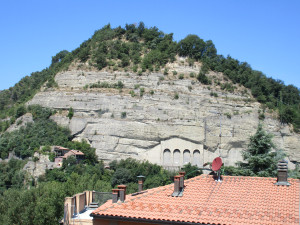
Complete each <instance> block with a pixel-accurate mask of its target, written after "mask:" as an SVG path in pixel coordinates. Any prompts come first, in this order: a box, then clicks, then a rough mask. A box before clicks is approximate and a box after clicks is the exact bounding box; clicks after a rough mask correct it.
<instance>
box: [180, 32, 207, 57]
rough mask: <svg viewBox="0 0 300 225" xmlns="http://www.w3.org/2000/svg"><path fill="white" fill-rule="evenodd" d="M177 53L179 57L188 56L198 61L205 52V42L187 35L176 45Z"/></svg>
mask: <svg viewBox="0 0 300 225" xmlns="http://www.w3.org/2000/svg"><path fill="white" fill-rule="evenodd" d="M178 46H179V48H178V52H179V55H181V56H188V57H191V58H194V59H196V60H199V59H201V58H202V56H203V54H204V52H205V47H206V45H205V42H204V41H203V40H202V39H201V38H199V37H198V36H197V35H192V34H190V35H188V36H187V37H186V38H184V39H183V40H181V41H180V42H179V43H178Z"/></svg>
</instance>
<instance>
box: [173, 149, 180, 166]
mask: <svg viewBox="0 0 300 225" xmlns="http://www.w3.org/2000/svg"><path fill="white" fill-rule="evenodd" d="M179 165H180V151H179V149H175V150H174V152H173V166H179Z"/></svg>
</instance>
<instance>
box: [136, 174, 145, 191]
mask: <svg viewBox="0 0 300 225" xmlns="http://www.w3.org/2000/svg"><path fill="white" fill-rule="evenodd" d="M137 178H138V184H139V187H138V192H141V191H143V186H144V179H145V176H143V175H139V176H137Z"/></svg>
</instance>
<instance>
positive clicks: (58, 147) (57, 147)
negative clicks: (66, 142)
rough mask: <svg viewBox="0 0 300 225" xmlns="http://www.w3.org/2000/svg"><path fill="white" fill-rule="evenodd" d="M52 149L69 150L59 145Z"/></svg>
mask: <svg viewBox="0 0 300 225" xmlns="http://www.w3.org/2000/svg"><path fill="white" fill-rule="evenodd" d="M54 149H55V150H57V149H58V150H67V151H69V150H70V149H68V148H65V147H61V146H55V147H54Z"/></svg>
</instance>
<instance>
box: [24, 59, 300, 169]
mask: <svg viewBox="0 0 300 225" xmlns="http://www.w3.org/2000/svg"><path fill="white" fill-rule="evenodd" d="M167 66H168V67H169V68H170V70H169V71H170V72H169V75H163V72H162V71H158V72H153V73H150V74H143V75H141V76H138V75H137V74H135V73H132V72H128V73H127V72H117V71H115V72H113V71H92V70H86V69H82V70H81V69H77V68H72V69H70V70H68V71H65V72H61V73H59V74H57V75H56V77H55V80H56V82H57V84H58V88H56V89H46V88H44V89H43V90H42V91H41V92H40V93H38V94H37V95H36V96H35V97H34V98H33V99H32V100H31V101H30V102H29V103H28V104H40V105H42V106H46V107H50V108H53V109H57V110H58V113H57V114H56V115H54V116H52V119H53V120H54V121H56V122H57V123H59V124H61V125H62V126H66V127H69V128H70V129H71V131H72V134H73V135H74V138H75V139H86V140H88V141H89V143H91V145H92V146H93V147H95V148H96V153H97V155H98V157H99V159H102V160H104V161H111V160H114V159H121V158H126V157H133V158H138V159H147V160H149V161H151V162H154V163H158V164H161V165H164V166H166V167H179V166H182V165H183V164H184V163H187V162H192V163H194V164H197V165H200V166H201V165H202V164H203V163H205V162H207V161H212V160H213V158H214V157H216V156H219V155H221V156H222V157H223V158H224V162H225V164H226V165H234V163H235V162H236V161H238V160H241V159H242V158H241V154H240V151H241V150H242V149H244V148H245V147H246V146H247V143H248V142H249V136H250V135H252V134H254V133H255V131H256V128H257V125H258V123H259V119H258V116H259V111H260V110H261V108H260V107H261V106H260V104H259V103H257V102H255V101H251V98H250V95H245V93H246V91H245V90H244V89H243V88H242V87H238V86H236V89H235V92H234V93H226V92H224V91H221V89H220V88H218V87H217V86H215V87H214V85H211V86H205V85H202V84H200V83H199V81H197V80H196V79H195V78H193V77H190V73H195V74H197V73H198V72H199V69H200V65H194V66H193V67H189V66H187V65H185V64H184V63H179V62H178V63H174V64H169V65H167ZM172 71H176V72H177V75H173V74H172ZM180 74H184V77H183V79H180V78H182V76H180ZM209 76H210V77H211V78H212V79H213V80H214V79H217V80H220V81H221V82H223V81H224V79H226V78H224V77H223V76H222V74H218V73H213V72H210V74H209ZM118 81H121V82H122V83H123V84H124V88H123V89H120V90H118V89H115V88H87V85H90V84H93V83H97V82H100V83H103V82H107V83H109V84H113V83H117V82H118ZM210 88H211V89H210ZM242 93H244V94H242ZM70 107H72V108H73V109H74V116H73V118H72V119H71V120H69V118H68V117H67V116H66V115H67V111H68V109H69V108H70ZM265 115H266V119H265V120H264V122H263V123H264V128H265V129H266V130H268V131H270V132H272V133H273V134H274V141H275V143H276V144H277V146H278V148H282V149H283V150H285V151H286V152H287V154H288V155H289V159H290V161H299V160H300V153H299V151H298V149H297V147H298V146H299V144H300V136H299V135H297V134H294V133H291V132H290V129H289V127H288V126H281V125H280V124H279V122H278V121H277V120H276V119H273V117H274V118H275V115H272V114H270V113H266V114H265Z"/></svg>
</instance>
